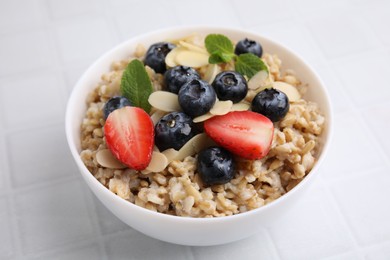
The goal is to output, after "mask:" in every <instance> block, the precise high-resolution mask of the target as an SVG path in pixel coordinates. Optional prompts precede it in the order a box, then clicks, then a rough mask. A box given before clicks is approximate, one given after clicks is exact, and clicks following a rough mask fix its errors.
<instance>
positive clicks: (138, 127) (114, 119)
mask: <svg viewBox="0 0 390 260" xmlns="http://www.w3.org/2000/svg"><path fill="white" fill-rule="evenodd" d="M104 135H105V137H106V142H107V146H108V148H109V149H110V150H111V152H112V153H113V154H114V155H115V157H116V158H117V159H118V160H119V161H121V162H122V163H124V164H126V165H127V166H129V167H130V168H133V169H136V170H143V169H145V168H146V167H147V166H148V165H149V163H150V160H151V158H152V151H153V146H154V125H153V122H152V120H151V119H150V116H149V115H148V114H147V113H146V112H145V111H144V110H142V109H141V108H138V107H129V106H126V107H123V108H120V109H117V110H114V111H113V112H112V113H110V115H109V116H108V118H107V120H106V123H105V125H104Z"/></svg>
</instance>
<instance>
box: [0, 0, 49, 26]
mask: <svg viewBox="0 0 390 260" xmlns="http://www.w3.org/2000/svg"><path fill="white" fill-rule="evenodd" d="M45 16H46V13H45V9H44V5H42V4H41V2H40V1H38V0H12V1H2V3H1V8H0V33H9V32H13V31H14V30H21V29H27V28H34V27H38V26H42V25H43V24H44V22H45Z"/></svg>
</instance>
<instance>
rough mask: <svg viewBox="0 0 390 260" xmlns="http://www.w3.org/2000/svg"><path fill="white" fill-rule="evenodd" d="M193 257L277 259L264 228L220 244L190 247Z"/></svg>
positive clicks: (216, 259) (222, 259) (214, 259)
mask: <svg viewBox="0 0 390 260" xmlns="http://www.w3.org/2000/svg"><path fill="white" fill-rule="evenodd" d="M192 252H193V254H194V258H195V259H209V258H210V257H211V256H212V259H213V260H218V259H221V260H224V259H243V256H245V257H244V258H245V259H260V258H261V259H270V260H272V259H279V258H278V255H277V253H276V252H275V247H274V245H273V244H272V241H271V239H270V237H269V236H268V234H267V233H266V231H265V230H261V231H260V232H259V233H258V234H255V235H254V236H251V237H249V238H246V239H244V240H241V241H238V242H234V243H229V244H226V245H220V246H203V247H192Z"/></svg>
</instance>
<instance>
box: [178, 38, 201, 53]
mask: <svg viewBox="0 0 390 260" xmlns="http://www.w3.org/2000/svg"><path fill="white" fill-rule="evenodd" d="M179 44H180V45H181V46H183V47H185V48H186V49H188V50H189V51H195V52H200V53H203V54H206V55H208V52H207V50H206V49H205V48H202V47H199V46H196V45H194V44H192V43H189V42H185V41H180V42H179Z"/></svg>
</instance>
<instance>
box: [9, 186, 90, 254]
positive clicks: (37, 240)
mask: <svg viewBox="0 0 390 260" xmlns="http://www.w3.org/2000/svg"><path fill="white" fill-rule="evenodd" d="M86 188H87V187H86V186H85V185H84V183H81V182H79V181H78V180H76V181H64V182H62V183H60V184H58V183H57V184H54V185H50V186H46V187H40V188H39V189H35V190H30V191H26V192H23V193H18V194H17V196H16V199H15V201H16V203H15V207H16V217H17V220H18V224H19V230H20V234H19V236H20V238H21V240H22V241H21V243H22V249H23V252H24V253H32V252H38V251H42V250H47V249H53V248H54V247H60V246H63V245H64V244H68V243H77V241H84V240H86V239H91V238H93V237H95V236H96V230H94V228H93V225H92V224H91V220H90V219H91V213H90V212H88V211H87V209H86V206H87V205H86V203H85V196H84V190H85V189H86Z"/></svg>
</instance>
